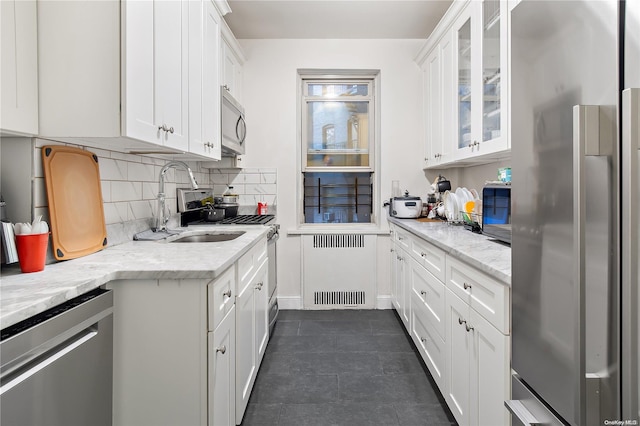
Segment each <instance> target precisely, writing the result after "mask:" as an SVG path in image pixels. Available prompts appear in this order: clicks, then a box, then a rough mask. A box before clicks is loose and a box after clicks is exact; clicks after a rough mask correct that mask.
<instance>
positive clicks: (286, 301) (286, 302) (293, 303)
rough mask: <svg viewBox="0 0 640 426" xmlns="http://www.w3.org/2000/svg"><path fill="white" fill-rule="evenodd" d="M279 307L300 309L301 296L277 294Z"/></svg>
mask: <svg viewBox="0 0 640 426" xmlns="http://www.w3.org/2000/svg"><path fill="white" fill-rule="evenodd" d="M278 308H279V309H292V310H296V311H298V310H300V309H302V297H300V296H278Z"/></svg>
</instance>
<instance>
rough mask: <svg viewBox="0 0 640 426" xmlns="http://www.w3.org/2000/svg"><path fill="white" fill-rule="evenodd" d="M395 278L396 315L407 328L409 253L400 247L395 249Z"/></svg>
mask: <svg viewBox="0 0 640 426" xmlns="http://www.w3.org/2000/svg"><path fill="white" fill-rule="evenodd" d="M396 258H397V264H396V277H397V278H396V280H397V293H398V315H400V319H402V322H403V323H404V326H405V328H406V329H407V330H408V329H409V315H410V314H409V309H410V308H409V297H410V295H411V293H410V289H409V288H408V287H409V286H410V282H411V281H410V278H409V274H410V273H411V268H410V267H409V265H408V262H409V255H408V254H407V252H405V251H404V250H401V249H399V248H398V249H397V251H396Z"/></svg>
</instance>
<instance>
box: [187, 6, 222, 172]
mask: <svg viewBox="0 0 640 426" xmlns="http://www.w3.org/2000/svg"><path fill="white" fill-rule="evenodd" d="M219 19H220V17H219V15H218V12H217V11H216V8H215V6H214V5H213V3H212V2H210V1H202V2H198V1H190V2H189V34H190V37H189V152H191V153H194V154H198V155H202V156H206V157H209V158H212V159H215V160H219V159H220V158H221V144H220V88H219V77H218V58H219V52H220V23H219Z"/></svg>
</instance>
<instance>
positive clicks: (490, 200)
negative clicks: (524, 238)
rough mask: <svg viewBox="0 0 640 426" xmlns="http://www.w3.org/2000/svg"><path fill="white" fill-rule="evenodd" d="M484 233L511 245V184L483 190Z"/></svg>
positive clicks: (496, 185)
mask: <svg viewBox="0 0 640 426" xmlns="http://www.w3.org/2000/svg"><path fill="white" fill-rule="evenodd" d="M482 233H483V234H485V235H488V236H490V237H493V238H495V239H497V240H500V241H504V242H505V243H509V244H511V183H490V184H487V185H485V187H484V188H482Z"/></svg>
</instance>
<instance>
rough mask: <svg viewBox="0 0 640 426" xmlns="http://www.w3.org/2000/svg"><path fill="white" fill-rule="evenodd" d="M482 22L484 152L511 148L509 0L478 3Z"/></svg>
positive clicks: (480, 148)
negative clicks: (508, 68) (509, 128)
mask: <svg viewBox="0 0 640 426" xmlns="http://www.w3.org/2000/svg"><path fill="white" fill-rule="evenodd" d="M478 7H479V8H480V11H479V14H480V16H479V21H480V23H481V31H480V33H481V42H482V45H481V64H482V65H481V68H480V70H481V75H480V78H481V85H482V86H481V89H480V90H481V92H480V93H482V102H480V103H479V107H480V108H482V112H481V119H482V124H481V127H480V129H479V130H480V134H479V135H478V139H477V140H478V141H479V142H480V145H479V146H476V148H477V149H476V152H477V153H478V154H479V155H481V154H484V153H489V152H496V151H501V150H504V149H506V148H508V137H507V110H508V108H507V102H506V101H507V97H506V96H505V93H506V89H507V87H506V86H507V84H506V81H505V79H504V77H506V75H507V66H508V60H507V59H508V58H507V51H508V49H507V41H508V38H507V15H508V7H507V2H506V0H484V1H483V2H481V3H478Z"/></svg>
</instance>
